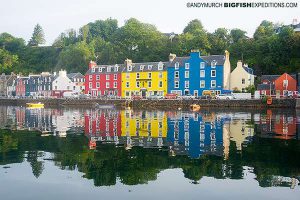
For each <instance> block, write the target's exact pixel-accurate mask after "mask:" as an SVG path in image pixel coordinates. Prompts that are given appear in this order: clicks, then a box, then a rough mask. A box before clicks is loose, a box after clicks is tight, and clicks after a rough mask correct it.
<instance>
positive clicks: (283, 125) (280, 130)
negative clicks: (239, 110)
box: [261, 110, 297, 139]
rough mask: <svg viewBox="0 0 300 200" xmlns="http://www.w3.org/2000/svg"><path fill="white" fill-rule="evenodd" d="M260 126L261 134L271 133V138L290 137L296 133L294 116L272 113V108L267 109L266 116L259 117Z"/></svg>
mask: <svg viewBox="0 0 300 200" xmlns="http://www.w3.org/2000/svg"><path fill="white" fill-rule="evenodd" d="M261 126H262V132H263V134H265V133H269V134H270V133H273V134H272V136H271V137H272V138H279V139H292V138H295V136H296V134H297V130H296V126H297V125H296V118H295V117H294V116H293V115H288V114H284V113H278V114H273V112H272V110H267V113H266V116H265V117H261ZM269 136H270V135H269Z"/></svg>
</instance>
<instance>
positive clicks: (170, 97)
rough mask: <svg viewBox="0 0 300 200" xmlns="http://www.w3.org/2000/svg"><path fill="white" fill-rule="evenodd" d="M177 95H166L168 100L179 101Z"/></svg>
mask: <svg viewBox="0 0 300 200" xmlns="http://www.w3.org/2000/svg"><path fill="white" fill-rule="evenodd" d="M177 96H178V95H177V94H173V93H170V94H166V99H177Z"/></svg>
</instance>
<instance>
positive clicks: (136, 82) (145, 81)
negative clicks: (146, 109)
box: [122, 59, 168, 98]
mask: <svg viewBox="0 0 300 200" xmlns="http://www.w3.org/2000/svg"><path fill="white" fill-rule="evenodd" d="M167 89H168V86H167V66H166V63H164V62H149V63H132V61H131V60H129V59H126V60H125V67H124V70H123V72H122V98H131V97H132V96H140V97H143V98H146V97H149V96H151V95H157V96H165V95H166V94H167Z"/></svg>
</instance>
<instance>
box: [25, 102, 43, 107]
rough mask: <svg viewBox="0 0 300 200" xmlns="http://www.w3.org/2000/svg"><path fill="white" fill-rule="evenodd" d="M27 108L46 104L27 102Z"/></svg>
mask: <svg viewBox="0 0 300 200" xmlns="http://www.w3.org/2000/svg"><path fill="white" fill-rule="evenodd" d="M26 107H27V108H44V104H43V103H41V102H38V103H26Z"/></svg>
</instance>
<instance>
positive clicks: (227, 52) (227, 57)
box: [225, 50, 230, 61]
mask: <svg viewBox="0 0 300 200" xmlns="http://www.w3.org/2000/svg"><path fill="white" fill-rule="evenodd" d="M229 55H230V53H229V51H227V50H225V60H228V61H229Z"/></svg>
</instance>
